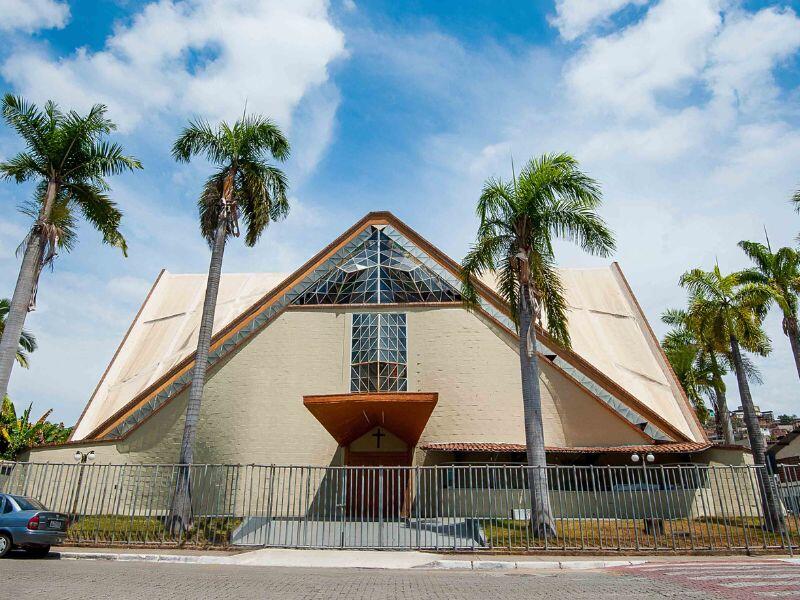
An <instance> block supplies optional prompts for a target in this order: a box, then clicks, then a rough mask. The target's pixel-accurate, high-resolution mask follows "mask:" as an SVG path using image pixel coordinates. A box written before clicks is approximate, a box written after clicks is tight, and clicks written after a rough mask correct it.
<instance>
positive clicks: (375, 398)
mask: <svg viewBox="0 0 800 600" xmlns="http://www.w3.org/2000/svg"><path fill="white" fill-rule="evenodd" d="M438 399H439V394H438V393H436V392H433V393H424V392H423V393H420V392H417V393H411V392H398V393H378V394H334V395H328V396H304V397H303V404H304V405H305V407H306V408H307V409H308V410H309V411H310V412H311V414H312V415H314V417H315V418H316V419H317V421H319V422H320V423H321V424H322V426H323V427H324V428H325V429H326V430H327V431H328V433H330V434H331V435H332V436H333V438H334V439H335V440H336V441H337V442H339V444H340V445H342V446H347V445H349V444H350V443H351V442H353V441H354V440H356V439H358V438H359V437H361V436H362V435H364V434H365V433H367V432H368V431H370V430H371V429H373V428H375V427H377V426H381V427H385V428H386V429H388V430H389V431H391V432H392V433H393V434H395V435H396V436H397V437H399V438H400V439H402V440H403V441H404V442H405V443H406V444H408V445H409V446H411V447H413V446H415V445H416V443H417V441H418V440H419V436H420V435H422V430H423V429H425V425H426V424H427V423H428V418H430V416H431V413H432V412H433V409H434V407H435V406H436V402H437V401H438Z"/></svg>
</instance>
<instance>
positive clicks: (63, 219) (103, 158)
mask: <svg viewBox="0 0 800 600" xmlns="http://www.w3.org/2000/svg"><path fill="white" fill-rule="evenodd" d="M106 111H107V109H106V107H105V106H103V105H102V104H96V105H94V106H93V107H92V108H91V109H90V110H89V112H88V113H87V114H86V115H80V114H78V113H77V112H75V111H69V112H63V111H61V110H60V109H59V107H58V105H57V104H55V103H54V102H47V103H46V104H45V105H44V107H43V108H41V109H40V108H39V107H37V106H36V105H35V104H32V103H30V102H27V101H26V100H25V99H23V98H21V97H19V96H13V95H11V94H6V95H5V97H4V98H3V101H2V115H3V118H4V119H5V121H6V123H8V125H9V126H10V127H11V128H12V129H13V130H14V131H16V132H17V133H18V134H19V136H20V137H21V138H22V139H23V141H24V142H25V145H26V148H25V150H23V151H22V152H19V153H18V154H16V155H15V156H13V157H11V158H10V159H8V160H7V161H5V162H2V163H0V177H2V178H4V179H8V180H12V181H15V182H17V183H24V182H26V181H34V182H36V193H35V194H34V198H33V200H32V201H31V202H29V203H28V204H27V205H25V206H24V207H23V212H25V213H26V214H29V215H32V216H34V217H35V218H39V217H40V216H41V215H40V208H41V206H42V204H43V202H44V200H45V198H46V191H47V186H48V183H51V182H52V183H54V184H55V185H56V197H55V203H54V205H53V209H52V215H49V216H47V223H46V224H45V225H47V226H52V227H53V228H54V231H53V232H52V234H51V235H48V236H47V243H48V244H49V245H50V246H51V247H47V248H45V249H44V252H43V256H53V255H54V254H55V252H56V251H57V250H59V249H66V250H69V249H70V248H71V247H72V245H73V244H74V243H75V222H76V213H78V214H80V215H82V216H83V218H84V219H85V220H86V221H88V222H89V223H90V224H91V225H92V226H93V227H94V228H95V229H97V230H98V231H99V232H100V233H101V234H102V236H103V241H104V242H105V243H107V244H110V245H111V246H115V247H118V248H120V249H121V250H122V251H123V253H127V244H126V243H125V238H124V237H123V236H122V233H120V231H119V226H120V222H121V220H122V213H121V212H120V211H119V209H118V208H117V206H116V204H115V203H114V202H113V201H112V200H111V199H110V198H109V196H108V192H109V190H110V186H109V185H108V182H107V181H106V178H107V177H110V176H112V175H117V174H119V173H123V172H125V171H132V170H134V169H141V168H142V165H141V163H140V162H139V161H138V160H136V159H135V158H132V157H130V156H127V155H125V154H124V152H123V149H122V147H121V146H120V145H118V144H115V143H112V142H109V141H107V140H106V139H105V137H106V136H107V135H108V134H109V133H111V132H112V131H114V130H115V129H116V126H115V125H114V123H113V122H112V121H111V120H109V119H108V118H107V117H106ZM42 225H43V224H42V223H39V224H38V226H39V228H41V227H42ZM35 233H41V232H40V231H37V229H36V226H34V228H33V229H32V230H31V234H29V235H32V234H35Z"/></svg>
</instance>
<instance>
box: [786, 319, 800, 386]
mask: <svg viewBox="0 0 800 600" xmlns="http://www.w3.org/2000/svg"><path fill="white" fill-rule="evenodd" d="M785 321H786V336H787V337H788V338H789V344H790V345H791V347H792V356H794V366H795V368H796V369H797V376H798V377H800V340H798V339H797V315H792V316H791V317H788V318H786V319H785Z"/></svg>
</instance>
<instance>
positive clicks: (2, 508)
mask: <svg viewBox="0 0 800 600" xmlns="http://www.w3.org/2000/svg"><path fill="white" fill-rule="evenodd" d="M12 510H14V507H13V506H11V502H9V501H8V500H6V499H5V498H0V513H3V514H5V513H10V512H11V511H12Z"/></svg>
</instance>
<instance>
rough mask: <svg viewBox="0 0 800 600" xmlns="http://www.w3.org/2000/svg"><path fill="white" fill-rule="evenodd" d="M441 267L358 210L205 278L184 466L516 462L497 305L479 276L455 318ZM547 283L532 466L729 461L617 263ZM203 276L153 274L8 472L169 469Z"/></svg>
mask: <svg viewBox="0 0 800 600" xmlns="http://www.w3.org/2000/svg"><path fill="white" fill-rule="evenodd" d="M458 273H459V270H458V264H457V263H455V262H454V261H453V260H451V259H450V258H448V257H447V256H446V255H444V254H443V253H442V252H441V251H439V250H438V249H437V248H436V247H435V246H434V245H433V244H431V243H429V242H428V241H426V240H424V239H423V238H422V237H421V236H419V235H418V234H417V233H416V232H414V231H413V230H412V229H411V228H410V227H408V226H407V225H405V224H404V223H403V222H401V221H400V220H399V219H397V218H396V217H394V216H393V215H391V214H390V213H370V214H368V215H366V216H365V217H364V218H363V219H361V220H360V221H359V222H358V223H356V224H355V225H353V226H352V227H351V228H350V229H348V230H347V231H346V232H344V233H343V234H342V235H341V236H339V237H338V238H337V239H335V240H334V241H333V242H332V243H331V244H330V245H329V246H327V247H326V248H324V249H322V250H321V251H320V252H319V253H317V254H316V255H315V256H314V257H312V258H311V259H310V260H309V261H308V262H307V263H305V264H304V265H302V266H301V267H300V268H299V269H298V270H297V271H295V272H294V273H291V274H282V273H261V274H229V275H224V276H223V278H222V283H221V286H220V293H219V299H218V304H217V312H216V319H215V325H214V330H215V334H214V339H213V342H212V348H211V355H210V359H209V360H210V368H209V375H208V380H207V383H206V387H205V392H204V397H203V404H202V408H201V421H200V425H199V429H198V435H197V442H196V449H195V460H196V462H198V463H224V464H253V463H255V464H287V465H288V464H296V465H317V466H327V465H434V464H454V463H485V462H495V463H496V462H504V463H508V462H512V463H513V462H521V461H524V456H525V455H524V423H523V410H522V398H521V387H520V371H519V357H518V338H517V334H516V330H515V328H514V325H513V322H512V321H511V319H510V316H509V311H508V307H507V306H506V305H505V303H504V302H503V301H502V299H501V298H500V297H499V296H498V295H497V293H496V292H495V290H494V288H493V282H492V281H490V280H488V279H487V281H485V282H484V283H483V284H481V285H480V286H479V287H480V289H479V291H480V305H479V306H478V307H477V308H474V309H472V310H467V309H466V308H465V306H464V305H463V303H462V299H461V295H460V286H459V279H458ZM561 276H562V279H563V282H564V286H565V292H566V298H567V303H568V305H569V313H568V316H569V330H570V335H571V337H572V340H573V345H572V348H571V349H567V348H563V347H561V346H560V345H559V344H557V343H556V342H555V341H554V340H552V339H551V338H549V337H548V336H547V333H546V332H544V331H543V332H540V333H539V336H538V341H539V362H540V365H541V378H540V383H541V390H542V405H543V407H542V410H543V422H544V431H545V442H546V445H547V450H548V460H549V461H550V462H552V463H556V464H629V463H630V456H631V454H632V453H633V452H640V453H652V454H653V455H654V457H655V461H656V462H658V463H676V462H700V463H703V462H705V463H709V462H714V461H721V462H738V461H740V460H743V455H742V454H741V453H740V452H737V451H735V450H732V449H719V448H714V447H712V446H711V444H710V442H709V441H708V439H707V438H706V436H705V433H704V431H703V428H702V427H701V426H700V423H699V422H698V420H697V418H696V416H695V413H694V411H693V409H692V407H691V406H690V404H689V402H688V400H687V398H686V395H685V394H684V392H683V390H682V389H681V387H680V385H679V384H678V382H677V380H676V378H675V376H674V374H673V372H672V370H671V369H670V367H669V364H668V363H667V360H666V358H665V357H664V355H663V353H662V352H661V349H660V346H659V344H658V340H657V339H656V338H655V336H654V335H653V332H652V330H651V329H650V326H649V325H648V323H647V320H646V318H645V316H644V314H643V312H642V310H641V308H640V307H639V305H638V303H637V301H636V299H635V297H634V295H633V292H632V291H631V289H630V287H629V286H628V284H627V282H626V280H625V278H624V276H623V274H622V271H621V270H620V268H619V266H618V265H616V264H612V265H610V266H608V267H604V268H593V269H563V270H561ZM205 279H206V278H205V276H204V275H181V274H172V273H169V272H166V271H162V272H161V274H159V276H158V278H157V279H156V281H155V283H154V285H153V287H152V289H151V290H150V292H149V294H148V296H147V298H146V299H145V301H144V303H143V305H142V307H141V309H140V310H139V312H138V314H137V315H136V317H135V319H134V321H133V323H132V324H131V326H130V328H129V330H128V332H127V334H126V335H125V337H124V339H123V341H122V342H121V344H120V346H119V348H118V349H117V351H116V353H115V354H114V356H113V358H112V359H111V362H110V364H109V365H108V368H107V369H106V371H105V373H104V374H103V376H102V378H101V380H100V382H99V383H98V385H97V387H96V388H95V390H94V392H93V393H92V395H91V398H90V399H89V402H88V404H87V405H86V408H85V409H84V411H83V414H82V415H81V417H80V420H79V421H78V423H77V425H76V427H75V430H74V432H73V435H72V438H71V440H70V441H69V442H68V443H66V444H63V445H60V446H52V447H46V448H40V449H36V450H33V451H31V452H30V453H29V456H28V457H26V458H27V459H28V460H31V461H35V462H46V461H47V462H70V461H71V460H72V459H71V457H72V454H73V453H74V452H75V450H76V449H80V450H81V451H84V452H86V451H88V450H94V451H95V453H96V455H97V461H98V462H100V463H165V464H166V463H174V462H176V461H177V460H178V456H179V445H180V441H181V436H182V431H183V419H184V414H185V411H186V402H187V398H188V388H189V382H190V379H191V371H192V367H193V359H194V349H195V345H196V340H197V329H198V326H199V321H200V313H201V310H202V302H203V294H204V291H205Z"/></svg>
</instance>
